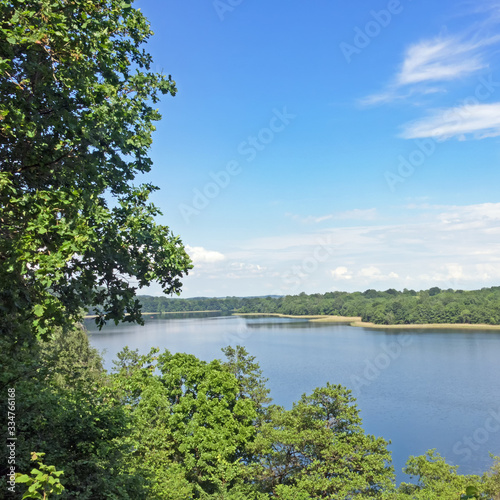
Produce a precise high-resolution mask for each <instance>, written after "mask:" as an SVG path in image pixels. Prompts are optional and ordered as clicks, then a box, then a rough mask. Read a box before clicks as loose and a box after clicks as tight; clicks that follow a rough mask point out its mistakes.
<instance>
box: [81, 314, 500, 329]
mask: <svg viewBox="0 0 500 500" xmlns="http://www.w3.org/2000/svg"><path fill="white" fill-rule="evenodd" d="M217 312H221V311H219V310H207V311H168V312H162V313H160V312H143V313H142V315H143V316H148V315H153V314H202V313H217ZM231 315H232V316H270V317H275V318H292V319H307V320H309V321H310V322H312V323H338V324H348V325H349V326H357V327H361V328H377V329H379V330H500V325H487V324H483V323H475V324H474V323H423V324H418V323H410V324H397V325H380V324H378V323H369V322H367V321H361V316H329V315H318V314H315V315H308V314H304V315H296V314H279V313H234V312H233V313H231ZM96 317H97V316H96V315H88V316H85V319H91V318H96Z"/></svg>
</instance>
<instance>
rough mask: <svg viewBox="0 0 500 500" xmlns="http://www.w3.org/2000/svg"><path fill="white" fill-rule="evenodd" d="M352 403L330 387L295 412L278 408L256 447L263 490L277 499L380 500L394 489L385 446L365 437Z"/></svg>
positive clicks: (346, 394)
mask: <svg viewBox="0 0 500 500" xmlns="http://www.w3.org/2000/svg"><path fill="white" fill-rule="evenodd" d="M354 401H355V400H354V398H353V397H352V396H351V393H350V391H349V390H347V389H345V388H344V387H342V386H335V385H330V384H327V385H326V387H323V388H318V389H315V390H314V391H313V393H312V394H311V395H309V396H306V395H303V396H302V398H301V400H300V401H299V402H298V403H296V404H294V406H293V408H292V410H289V411H286V410H284V409H283V408H280V407H275V408H274V410H273V412H272V413H271V415H270V417H269V420H268V421H267V422H266V423H265V424H264V425H263V426H262V429H261V430H260V432H259V435H258V437H257V439H256V441H255V443H254V446H253V450H254V452H255V453H256V454H257V456H258V457H259V460H258V466H256V467H255V473H256V475H257V478H258V480H259V482H260V483H261V484H262V485H263V488H264V490H265V491H267V492H269V493H271V494H272V495H276V496H277V497H278V498H294V497H293V495H298V496H297V498H353V497H354V496H355V497H356V498H381V496H380V495H381V493H382V492H383V491H385V490H387V489H391V487H392V481H393V470H392V467H391V466H390V460H391V459H390V453H389V452H388V451H387V448H386V446H387V442H386V441H384V440H383V439H381V438H375V437H373V436H369V435H366V434H365V433H364V432H363V429H362V428H361V418H360V417H359V411H358V409H357V408H356V406H355V404H354Z"/></svg>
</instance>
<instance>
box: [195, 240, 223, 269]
mask: <svg viewBox="0 0 500 500" xmlns="http://www.w3.org/2000/svg"><path fill="white" fill-rule="evenodd" d="M186 252H187V253H188V255H189V256H190V257H191V260H192V261H193V263H194V264H195V265H196V264H200V263H210V264H211V263H214V262H221V261H223V260H226V257H225V255H223V254H222V253H220V252H215V251H213V250H205V249H204V248H203V247H191V246H189V245H186Z"/></svg>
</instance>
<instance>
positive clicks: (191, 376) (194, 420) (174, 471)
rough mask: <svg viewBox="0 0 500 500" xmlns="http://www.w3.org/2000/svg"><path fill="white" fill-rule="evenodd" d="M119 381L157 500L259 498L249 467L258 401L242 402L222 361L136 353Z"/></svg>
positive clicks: (138, 456)
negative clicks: (247, 467) (158, 499)
mask: <svg viewBox="0 0 500 500" xmlns="http://www.w3.org/2000/svg"><path fill="white" fill-rule="evenodd" d="M127 360H130V363H128V362H127ZM115 384H116V386H117V387H118V388H119V389H120V390H121V391H122V402H123V404H124V405H125V406H126V407H127V408H128V410H129V412H130V415H131V418H132V421H133V430H132V435H131V436H130V438H128V440H127V441H126V442H127V444H128V447H129V448H132V449H133V450H134V452H133V460H134V463H135V464H136V467H137V469H138V470H139V469H141V470H143V473H144V474H145V477H146V478H147V479H148V481H149V484H150V498H161V499H171V500H174V499H175V500H177V499H178V500H181V499H184V498H208V497H211V498H233V497H231V496H228V495H229V494H231V495H236V494H237V493H238V494H241V495H243V496H241V497H240V498H253V497H254V494H257V493H256V492H253V486H252V485H251V484H250V482H249V481H246V479H247V475H246V470H245V462H244V461H245V459H246V456H247V453H246V450H247V445H248V443H249V442H251V441H252V440H253V439H254V436H255V433H256V430H255V427H254V425H253V424H254V421H255V419H256V416H257V414H256V410H255V403H254V402H253V401H252V400H251V399H250V398H242V397H240V391H241V386H240V384H239V383H238V380H237V379H236V377H235V376H234V375H233V374H232V373H230V372H229V370H228V369H227V368H226V367H225V366H223V365H222V364H221V363H220V362H219V361H217V360H215V361H212V362H211V363H206V362H204V361H201V360H199V359H197V358H196V357H195V356H193V355H189V354H171V353H170V352H169V351H165V352H164V353H162V354H160V355H157V350H152V351H151V353H149V354H148V355H145V356H139V355H137V353H134V351H129V350H128V351H127V352H125V353H123V354H122V355H121V361H120V367H119V369H118V372H117V374H116V375H115ZM234 498H237V497H234Z"/></svg>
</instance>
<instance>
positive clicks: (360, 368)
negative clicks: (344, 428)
mask: <svg viewBox="0 0 500 500" xmlns="http://www.w3.org/2000/svg"><path fill="white" fill-rule="evenodd" d="M145 319H146V324H145V326H143V327H141V326H137V325H127V324H121V325H118V326H114V325H110V326H106V327H105V328H103V330H102V331H100V332H99V331H98V330H97V329H96V328H95V325H93V323H92V322H91V321H88V320H87V321H86V326H87V328H88V330H89V336H90V341H91V343H92V345H94V346H95V347H96V348H97V349H99V350H101V351H103V350H105V353H104V359H105V365H106V368H108V369H111V367H112V360H113V359H116V353H117V352H119V351H120V350H121V349H123V347H124V346H129V347H130V348H131V349H139V351H140V352H141V353H146V352H148V351H149V349H150V347H153V346H154V347H160V349H162V350H163V349H165V348H166V349H168V350H170V351H171V352H187V353H191V354H194V355H195V356H197V357H199V358H200V359H204V360H206V361H210V360H212V359H214V358H219V359H220V358H222V356H223V355H222V353H221V351H220V349H221V348H222V347H224V346H227V345H233V346H235V345H237V344H239V345H244V346H245V347H246V349H247V351H248V352H249V353H250V354H251V355H253V356H255V357H256V359H257V361H258V362H259V364H260V366H261V368H262V370H263V372H264V375H265V376H266V377H267V378H268V379H269V382H268V387H269V388H270V389H271V396H272V398H273V400H274V403H276V404H280V405H283V406H285V407H286V408H290V407H291V406H292V403H293V401H296V400H298V399H299V398H300V396H301V395H302V394H303V393H310V392H311V391H312V390H313V389H314V388H315V387H320V386H323V385H325V384H326V382H331V383H333V384H342V385H345V386H346V387H348V388H350V389H351V390H352V391H353V394H354V396H355V397H356V399H357V404H358V408H359V409H360V411H361V417H362V418H363V427H364V429H365V430H366V431H367V432H368V433H370V434H374V435H376V436H383V437H384V438H385V439H387V440H391V442H392V444H391V445H390V446H389V449H390V450H391V451H392V457H393V464H394V467H395V470H396V474H397V478H398V481H401V480H408V477H407V476H405V475H404V474H402V472H401V469H402V467H403V466H404V464H405V462H406V460H407V458H408V457H409V456H410V455H421V454H423V453H425V451H427V450H428V449H430V448H436V449H437V451H438V452H439V453H440V454H441V455H443V456H444V457H446V459H447V461H448V463H451V464H455V465H460V468H459V472H461V473H463V474H472V473H481V472H483V471H485V470H486V469H487V468H489V466H490V465H491V463H492V460H491V459H490V457H489V452H491V453H493V454H495V455H500V397H499V396H500V362H499V361H500V332H498V331H492V330H485V331H479V330H478V331H476V330H474V331H471V330H407V331H405V330H403V329H402V330H378V329H370V328H357V327H351V326H348V325H343V324H332V323H312V322H308V321H306V320H301V319H291V318H270V317H237V316H219V317H208V318H202V317H191V318H183V319H165V318H158V317H155V316H148V315H145Z"/></svg>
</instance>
